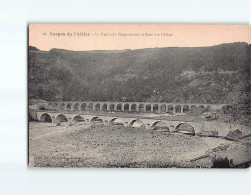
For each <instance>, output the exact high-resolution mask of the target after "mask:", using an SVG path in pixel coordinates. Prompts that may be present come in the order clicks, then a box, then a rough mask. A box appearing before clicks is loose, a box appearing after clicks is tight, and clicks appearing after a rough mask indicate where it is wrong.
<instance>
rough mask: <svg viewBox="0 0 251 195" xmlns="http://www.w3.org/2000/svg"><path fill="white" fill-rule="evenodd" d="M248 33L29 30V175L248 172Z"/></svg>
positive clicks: (83, 27)
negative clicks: (46, 171) (52, 171)
mask: <svg viewBox="0 0 251 195" xmlns="http://www.w3.org/2000/svg"><path fill="white" fill-rule="evenodd" d="M250 34H251V26H250V25H192V24H189V25H188V24H186V25H184V24H29V26H28V51H27V52H28V54H27V55H28V75H27V76H28V78H27V80H28V164H29V167H48V168H59V167H64V168H71V167H72V168H249V167H250V165H251V102H250V76H251V72H250V67H251V36H250Z"/></svg>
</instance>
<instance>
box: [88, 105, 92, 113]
mask: <svg viewBox="0 0 251 195" xmlns="http://www.w3.org/2000/svg"><path fill="white" fill-rule="evenodd" d="M88 111H93V103H90V104H88Z"/></svg>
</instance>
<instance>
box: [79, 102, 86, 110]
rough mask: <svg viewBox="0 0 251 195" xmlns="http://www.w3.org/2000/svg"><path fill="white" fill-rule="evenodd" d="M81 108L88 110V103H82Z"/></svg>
mask: <svg viewBox="0 0 251 195" xmlns="http://www.w3.org/2000/svg"><path fill="white" fill-rule="evenodd" d="M80 110H81V111H87V104H86V103H83V104H81V107H80Z"/></svg>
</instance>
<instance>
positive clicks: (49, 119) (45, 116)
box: [39, 113, 52, 123]
mask: <svg viewBox="0 0 251 195" xmlns="http://www.w3.org/2000/svg"><path fill="white" fill-rule="evenodd" d="M39 121H42V122H46V123H52V117H51V115H49V114H48V113H43V114H42V115H41V116H40V119H39Z"/></svg>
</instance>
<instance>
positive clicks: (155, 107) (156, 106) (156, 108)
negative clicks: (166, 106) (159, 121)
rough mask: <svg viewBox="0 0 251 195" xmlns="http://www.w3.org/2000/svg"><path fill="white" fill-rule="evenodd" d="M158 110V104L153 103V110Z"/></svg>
mask: <svg viewBox="0 0 251 195" xmlns="http://www.w3.org/2000/svg"><path fill="white" fill-rule="evenodd" d="M158 110H159V105H158V104H154V105H153V112H158Z"/></svg>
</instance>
